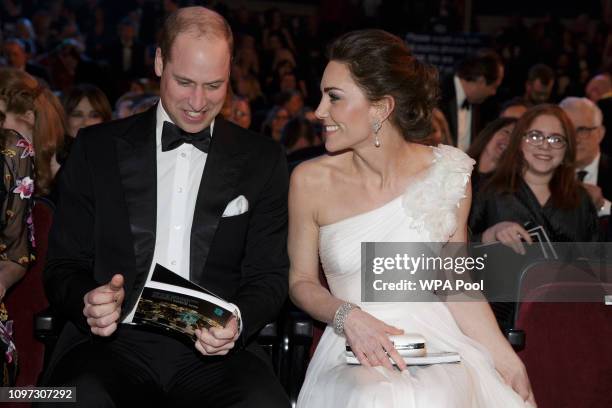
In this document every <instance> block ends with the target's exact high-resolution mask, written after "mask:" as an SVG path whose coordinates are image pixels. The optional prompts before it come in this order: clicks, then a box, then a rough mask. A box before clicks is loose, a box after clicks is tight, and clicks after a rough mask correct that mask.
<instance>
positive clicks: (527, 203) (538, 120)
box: [469, 104, 598, 253]
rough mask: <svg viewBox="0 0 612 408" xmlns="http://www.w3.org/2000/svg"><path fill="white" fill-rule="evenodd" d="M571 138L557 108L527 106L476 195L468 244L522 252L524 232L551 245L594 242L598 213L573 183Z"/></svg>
mask: <svg viewBox="0 0 612 408" xmlns="http://www.w3.org/2000/svg"><path fill="white" fill-rule="evenodd" d="M575 160H576V135H575V130H574V127H573V125H572V123H571V121H570V119H569V118H568V117H567V115H566V114H565V112H564V111H563V110H562V109H561V108H560V107H558V106H556V105H548V104H545V105H538V106H535V107H532V108H530V109H529V110H528V111H527V112H526V113H525V114H524V115H523V116H522V117H521V119H519V121H518V122H517V124H516V126H515V128H514V131H513V132H512V134H511V136H510V141H509V144H508V147H507V150H506V152H505V154H504V155H503V156H502V158H501V161H500V163H499V165H498V168H497V171H496V172H495V173H494V174H493V175H492V176H491V178H490V180H489V181H488V182H487V183H486V184H485V185H483V187H482V189H481V191H480V192H479V194H478V195H477V196H476V198H475V200H474V204H473V206H472V211H471V214H470V220H469V225H470V228H471V230H472V234H473V237H472V240H473V241H482V242H483V243H489V242H495V241H499V242H501V243H503V244H505V245H508V246H511V247H513V248H514V249H515V251H517V252H521V253H522V252H523V247H522V242H532V239H531V237H530V236H529V233H528V231H527V230H528V229H529V228H531V227H532V226H533V227H535V226H539V225H541V226H542V227H543V228H544V230H545V231H546V232H547V234H548V236H549V239H550V240H551V241H553V242H587V241H596V240H597V238H598V236H597V234H598V232H597V212H596V210H595V207H593V204H592V203H591V200H590V199H589V196H588V194H587V192H586V191H585V190H584V188H583V187H581V186H580V183H579V182H578V181H577V180H576V174H575V170H574V166H575Z"/></svg>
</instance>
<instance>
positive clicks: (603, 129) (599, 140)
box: [597, 125, 606, 144]
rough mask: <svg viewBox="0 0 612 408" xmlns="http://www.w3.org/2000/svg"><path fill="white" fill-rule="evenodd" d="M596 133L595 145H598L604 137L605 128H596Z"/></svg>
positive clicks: (602, 126)
mask: <svg viewBox="0 0 612 408" xmlns="http://www.w3.org/2000/svg"><path fill="white" fill-rule="evenodd" d="M597 132H598V134H597V144H600V143H601V141H602V140H603V138H604V136H605V135H606V127H605V126H604V125H601V126H600V127H599V128H597Z"/></svg>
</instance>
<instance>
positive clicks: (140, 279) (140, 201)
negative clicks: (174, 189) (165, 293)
mask: <svg viewBox="0 0 612 408" xmlns="http://www.w3.org/2000/svg"><path fill="white" fill-rule="evenodd" d="M156 109H157V105H156V106H154V107H153V108H151V109H149V110H148V111H147V112H145V113H144V114H142V116H141V118H140V120H139V121H138V122H136V123H135V124H134V126H132V127H131V128H130V129H128V131H126V132H125V133H124V134H123V135H120V136H119V137H117V138H116V146H117V160H118V165H119V174H120V176H121V184H122V186H123V192H124V197H125V203H126V205H127V209H128V214H129V222H130V229H131V231H132V238H133V241H134V255H135V257H136V274H135V275H134V276H132V275H131V274H127V276H126V279H127V280H128V282H126V287H128V288H130V287H131V288H132V289H133V292H132V293H134V292H136V293H140V289H141V288H142V287H143V286H144V284H145V281H146V278H147V275H148V273H149V268H150V266H151V261H152V259H153V251H154V250H155V229H156V212H157V169H156V168H157V166H156V150H155V121H156ZM130 280H133V282H129V281H130ZM130 284H131V285H130ZM127 295H128V296H127V299H126V305H125V307H124V308H123V310H124V312H127V311H129V310H131V309H132V306H133V304H134V302H135V301H136V298H137V297H136V296H129V294H127Z"/></svg>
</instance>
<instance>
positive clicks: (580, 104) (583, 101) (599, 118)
mask: <svg viewBox="0 0 612 408" xmlns="http://www.w3.org/2000/svg"><path fill="white" fill-rule="evenodd" d="M559 106H560V107H561V108H563V110H565V111H568V110H571V111H574V110H579V109H586V110H588V111H589V112H591V114H592V115H593V116H592V118H593V123H592V126H601V125H602V123H603V114H602V112H601V109H599V106H597V105H596V104H595V103H593V102H592V101H591V100H590V99H588V98H578V97H575V96H568V97H567V98H565V99H563V100H562V101H561V102H559Z"/></svg>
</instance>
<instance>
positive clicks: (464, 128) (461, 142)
mask: <svg viewBox="0 0 612 408" xmlns="http://www.w3.org/2000/svg"><path fill="white" fill-rule="evenodd" d="M453 81H454V83H455V97H456V102H457V147H458V148H459V149H461V150H463V151H464V152H465V151H467V149H468V148H469V147H470V143H471V142H472V140H471V138H472V110H471V109H468V108H463V107H462V106H463V102H464V101H465V100H466V98H467V96H466V95H465V91H464V90H463V86H461V81H460V80H459V77H458V76H457V75H455V76H454V77H453Z"/></svg>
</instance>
